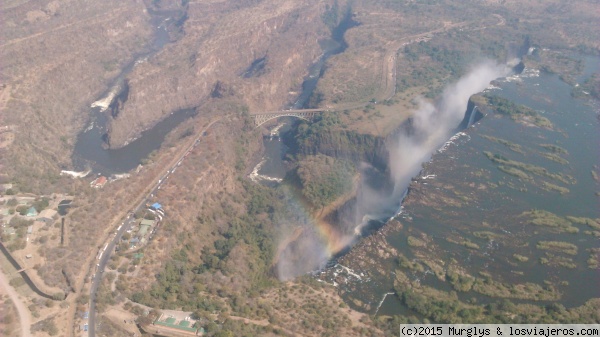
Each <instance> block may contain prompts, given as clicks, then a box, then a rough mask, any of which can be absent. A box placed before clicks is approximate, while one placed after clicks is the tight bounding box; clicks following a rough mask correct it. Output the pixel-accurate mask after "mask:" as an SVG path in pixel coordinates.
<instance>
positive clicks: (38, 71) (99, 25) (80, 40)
mask: <svg viewBox="0 0 600 337" xmlns="http://www.w3.org/2000/svg"><path fill="white" fill-rule="evenodd" d="M144 8H145V7H144V4H143V2H142V1H126V2H124V1H118V0H109V1H69V0H64V1H52V2H47V1H9V2H3V4H2V5H0V11H1V13H2V17H3V20H2V29H0V58H1V59H2V60H3V61H2V65H1V69H0V72H1V74H2V77H1V78H2V79H1V81H2V85H3V86H5V87H4V89H3V92H5V93H6V96H7V97H5V98H6V100H5V102H4V103H3V108H2V111H1V114H2V115H3V120H2V123H3V125H2V126H4V125H14V126H15V128H16V130H18V131H17V132H15V139H14V140H12V144H11V146H9V147H7V148H5V149H3V154H2V159H3V161H4V167H3V171H4V173H7V174H9V175H10V176H13V177H15V178H16V179H18V180H19V182H21V183H23V184H25V185H29V186H31V187H32V188H37V187H38V186H43V185H45V184H47V183H48V181H47V179H46V178H48V177H53V179H56V176H57V175H58V172H59V167H68V166H69V165H70V159H69V157H70V152H71V149H72V147H73V144H74V142H75V136H76V135H77V133H79V132H80V131H81V129H82V128H83V126H84V123H85V121H86V120H87V119H88V109H87V107H89V105H90V103H91V102H92V101H93V100H94V99H95V97H97V96H98V95H100V93H101V92H103V91H104V90H105V89H106V86H107V84H108V83H109V82H110V80H111V79H112V78H113V77H114V76H116V75H117V74H118V72H119V69H120V68H121V67H122V66H123V65H124V64H125V63H126V62H127V61H128V60H129V59H130V58H131V57H132V55H133V54H134V53H136V52H137V51H139V50H140V49H141V48H142V47H143V46H144V44H145V43H146V41H147V40H148V38H149V36H150V33H151V29H150V26H149V25H148V22H147V20H148V15H147V14H146V12H145V11H144ZM3 95H4V94H3ZM42 177H44V178H42Z"/></svg>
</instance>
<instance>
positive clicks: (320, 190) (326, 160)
mask: <svg viewBox="0 0 600 337" xmlns="http://www.w3.org/2000/svg"><path fill="white" fill-rule="evenodd" d="M354 174H355V169H354V166H353V165H352V164H351V163H350V162H348V161H345V160H339V159H335V158H332V157H328V156H325V155H316V156H307V157H306V158H304V159H302V160H301V161H300V162H299V164H298V168H297V175H298V177H299V178H300V183H301V185H302V195H303V196H304V197H305V198H306V200H307V201H308V202H309V203H311V204H312V205H313V206H314V207H317V208H322V207H325V206H327V205H328V204H330V203H331V202H333V201H334V200H336V199H337V198H339V197H341V196H342V195H344V194H346V193H348V192H350V191H351V190H352V185H353V183H352V181H353V177H354Z"/></svg>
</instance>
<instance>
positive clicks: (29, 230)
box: [27, 225, 33, 235]
mask: <svg viewBox="0 0 600 337" xmlns="http://www.w3.org/2000/svg"><path fill="white" fill-rule="evenodd" d="M32 233H33V225H30V226H29V227H27V235H29V234H32Z"/></svg>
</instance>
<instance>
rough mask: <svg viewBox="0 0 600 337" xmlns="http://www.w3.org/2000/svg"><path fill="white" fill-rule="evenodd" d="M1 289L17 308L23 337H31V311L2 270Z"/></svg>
mask: <svg viewBox="0 0 600 337" xmlns="http://www.w3.org/2000/svg"><path fill="white" fill-rule="evenodd" d="M0 288H2V289H3V290H4V291H5V292H6V293H7V294H8V297H9V298H10V299H11V301H12V303H13V304H14V306H15V307H16V308H17V313H18V314H19V323H20V325H21V336H22V337H30V336H31V331H30V330H29V329H30V328H31V324H32V323H31V315H30V313H29V309H27V307H26V306H25V303H23V301H21V299H20V298H19V294H18V293H17V291H16V290H15V289H14V288H13V287H12V286H11V285H10V284H9V280H8V275H6V274H4V271H3V270H2V269H0Z"/></svg>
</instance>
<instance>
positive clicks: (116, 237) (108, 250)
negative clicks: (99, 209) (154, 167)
mask: <svg viewBox="0 0 600 337" xmlns="http://www.w3.org/2000/svg"><path fill="white" fill-rule="evenodd" d="M219 120H220V119H217V120H214V121H212V122H210V123H209V124H208V125H207V126H206V127H205V128H204V129H203V130H202V131H201V132H200V133H199V135H198V137H196V139H194V141H193V142H192V143H191V145H189V146H188V147H187V148H186V150H185V152H183V154H181V155H180V156H179V157H178V158H177V159H176V160H175V159H174V160H173V161H172V162H171V165H170V166H169V168H168V169H166V170H165V172H164V173H163V174H162V175H161V176H160V177H159V178H158V179H157V180H156V182H155V184H154V186H153V187H152V189H151V190H150V192H148V194H146V196H145V197H144V198H143V199H142V200H141V201H140V203H139V204H138V205H137V206H136V207H135V208H134V209H133V210H131V212H130V213H129V215H128V216H127V218H125V220H124V221H123V222H122V224H121V226H119V228H118V229H117V231H116V232H115V234H113V235H111V236H110V238H109V241H108V242H107V243H105V244H104V246H103V247H102V249H104V251H103V252H102V255H101V257H100V260H98V259H97V258H96V259H95V260H94V261H95V262H94V263H95V264H96V268H95V270H96V272H95V273H94V275H93V276H92V285H91V288H90V310H89V318H88V336H89V337H95V336H96V331H95V328H96V294H97V292H98V288H99V287H100V284H101V282H102V276H104V269H105V268H106V264H107V263H108V261H109V260H110V257H111V255H112V253H113V252H114V251H115V247H116V246H117V245H118V243H119V242H120V240H121V236H123V233H125V232H126V231H127V230H128V229H129V228H131V225H133V223H134V222H135V218H134V216H133V214H134V213H136V212H137V211H139V210H142V209H144V208H145V207H146V204H147V203H148V202H150V200H151V198H152V196H153V195H154V194H156V192H157V191H158V189H159V187H160V186H161V184H163V183H164V182H165V179H167V178H168V177H169V175H170V174H171V173H172V172H173V171H174V170H175V169H176V168H177V167H178V166H179V165H180V164H181V162H182V160H183V159H184V158H185V157H186V156H187V155H188V154H189V153H190V151H191V150H192V149H193V148H194V147H195V146H196V145H198V144H199V143H200V139H201V138H202V137H203V136H204V133H205V132H206V130H208V129H209V128H210V127H211V126H212V125H213V124H215V123H216V122H218V121H219Z"/></svg>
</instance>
